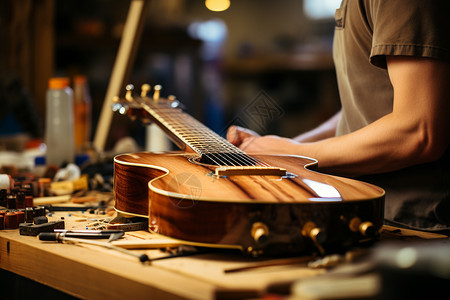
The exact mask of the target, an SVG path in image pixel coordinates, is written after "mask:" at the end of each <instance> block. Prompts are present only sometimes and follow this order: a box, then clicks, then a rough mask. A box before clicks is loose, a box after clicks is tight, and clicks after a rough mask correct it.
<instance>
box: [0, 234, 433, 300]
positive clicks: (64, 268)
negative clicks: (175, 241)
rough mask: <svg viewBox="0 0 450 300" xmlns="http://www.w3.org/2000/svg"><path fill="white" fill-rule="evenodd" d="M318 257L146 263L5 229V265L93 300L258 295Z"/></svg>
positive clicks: (211, 256)
mask: <svg viewBox="0 0 450 300" xmlns="http://www.w3.org/2000/svg"><path fill="white" fill-rule="evenodd" d="M66 229H70V228H67V226H66ZM419 235H420V234H419ZM125 238H126V239H135V240H139V239H152V238H153V237H152V236H151V234H150V233H148V232H144V231H142V232H129V233H127V234H126V235H125ZM159 238H160V237H159ZM424 238H427V237H426V236H425V237H424ZM132 251H134V252H136V253H145V254H147V255H148V256H149V257H150V259H155V258H158V257H164V256H165V255H167V253H165V252H162V251H161V250H159V249H155V250H148V249H147V250H142V249H141V250H132ZM315 259H317V258H314V257H312V256H304V257H296V258H280V259H265V260H262V259H257V260H255V259H252V258H246V257H243V256H242V255H240V254H239V253H215V252H212V253H203V254H195V255H191V256H184V257H172V258H167V259H160V260H154V261H151V262H147V263H141V262H139V261H138V259H137V258H136V257H133V256H130V255H126V254H123V253H121V252H118V251H114V250H110V249H106V248H103V247H100V246H94V245H82V246H80V245H73V244H62V243H56V242H43V241H40V240H38V239H37V238H36V237H32V236H21V235H20V234H19V230H18V229H15V230H1V231H0V267H1V268H2V269H4V270H7V271H10V272H13V273H15V274H18V275H21V276H24V277H26V278H29V279H31V280H34V281H36V282H38V283H41V284H44V285H46V286H50V287H52V288H55V289H57V290H59V291H62V292H64V293H67V294H69V295H72V296H75V297H79V298H88V299H124V298H127V299H142V298H152V299H217V298H227V299H230V298H258V297H261V296H262V295H264V294H265V293H266V292H267V290H268V288H269V287H270V286H276V285H277V284H282V283H289V282H291V283H292V282H295V281H297V280H300V279H302V278H310V277H314V276H318V275H320V274H323V273H325V272H326V269H324V268H311V267H308V263H310V262H311V261H314V260H315Z"/></svg>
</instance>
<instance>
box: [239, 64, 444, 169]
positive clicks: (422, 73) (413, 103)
mask: <svg viewBox="0 0 450 300" xmlns="http://www.w3.org/2000/svg"><path fill="white" fill-rule="evenodd" d="M387 65H388V72H389V76H390V79H391V83H392V85H393V87H394V106H393V111H392V113H390V114H388V115H386V116H384V117H382V118H380V119H378V120H377V121H375V122H373V123H372V124H369V125H368V126H366V127H364V128H362V129H360V130H357V131H355V132H352V133H349V134H346V135H343V136H339V137H332V138H328V139H325V140H322V141H318V142H311V143H299V142H297V141H295V140H293V139H287V138H282V137H278V136H263V137H255V136H246V137H244V138H242V139H241V143H239V144H238V146H239V147H240V148H241V149H243V150H244V151H246V152H248V153H262V152H263V153H282V154H297V155H304V156H310V157H313V158H316V159H318V160H319V168H320V169H321V170H323V171H326V172H332V173H336V174H342V175H349V176H354V175H362V174H373V173H382V172H388V171H393V170H397V169H401V168H405V167H408V166H411V165H415V164H420V163H425V162H430V161H434V160H436V159H438V158H439V157H441V156H442V154H443V153H444V152H445V150H446V149H447V147H448V145H449V143H450V134H449V131H450V116H449V111H450V84H449V79H450V64H448V63H445V62H441V61H437V60H433V59H425V58H414V57H394V56H393V57H388V58H387ZM374 97H376V95H374ZM368 101H376V99H368Z"/></svg>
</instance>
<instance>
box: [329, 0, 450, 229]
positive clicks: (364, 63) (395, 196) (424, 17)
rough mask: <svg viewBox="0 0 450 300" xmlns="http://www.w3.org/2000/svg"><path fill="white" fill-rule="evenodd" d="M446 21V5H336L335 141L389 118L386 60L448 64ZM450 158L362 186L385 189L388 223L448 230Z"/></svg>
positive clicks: (428, 1)
mask: <svg viewBox="0 0 450 300" xmlns="http://www.w3.org/2000/svg"><path fill="white" fill-rule="evenodd" d="M449 15H450V1H449V0H343V1H342V4H341V7H340V8H339V9H338V10H337V11H336V15H335V19H336V27H335V37H334V49H333V53H334V54H333V55H334V61H335V65H336V73H337V79H338V86H339V93H340V98H341V102H342V118H341V120H340V122H339V124H338V128H337V132H336V134H337V135H343V134H346V133H350V132H353V131H355V130H358V129H360V128H362V127H364V126H366V125H368V124H370V123H372V122H374V121H375V120H377V119H379V118H380V117H382V116H384V115H386V114H388V113H390V112H392V107H393V89H392V85H391V82H390V80H389V75H388V72H387V70H386V59H385V57H386V55H406V56H416V57H429V58H434V59H438V60H443V61H446V62H448V63H450V18H449ZM449 84H450V78H449ZM449 101H450V95H449ZM449 134H450V133H449ZM449 157H450V155H449V150H447V152H446V154H445V155H444V157H443V158H442V159H441V160H439V161H437V162H434V163H431V164H424V165H417V166H414V167H411V168H408V169H404V170H399V171H396V172H391V173H385V174H379V175H373V176H367V177H363V178H362V179H364V180H367V181H371V182H373V183H375V184H378V185H379V186H381V187H383V188H384V189H386V206H385V217H386V219H387V220H390V221H394V222H397V223H401V224H404V225H406V226H410V227H415V228H423V229H430V230H441V229H449V228H450V164H449V161H450V159H449Z"/></svg>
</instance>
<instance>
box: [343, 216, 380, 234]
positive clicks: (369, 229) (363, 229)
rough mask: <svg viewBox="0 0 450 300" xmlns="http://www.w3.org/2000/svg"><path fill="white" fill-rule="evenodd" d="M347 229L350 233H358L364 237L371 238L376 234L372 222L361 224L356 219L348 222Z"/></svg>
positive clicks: (358, 219)
mask: <svg viewBox="0 0 450 300" xmlns="http://www.w3.org/2000/svg"><path fill="white" fill-rule="evenodd" d="M349 228H350V230H351V231H353V232H359V233H361V234H362V235H363V236H365V237H373V236H375V234H376V230H375V226H374V225H373V223H372V222H369V221H366V222H362V221H361V219H360V218H358V217H354V218H352V219H351V220H350V223H349Z"/></svg>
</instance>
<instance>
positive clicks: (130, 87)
mask: <svg viewBox="0 0 450 300" xmlns="http://www.w3.org/2000/svg"><path fill="white" fill-rule="evenodd" d="M125 89H126V90H127V91H126V93H125V99H126V100H127V101H128V102H132V101H133V91H134V85H132V84H127V86H126V87H125Z"/></svg>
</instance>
